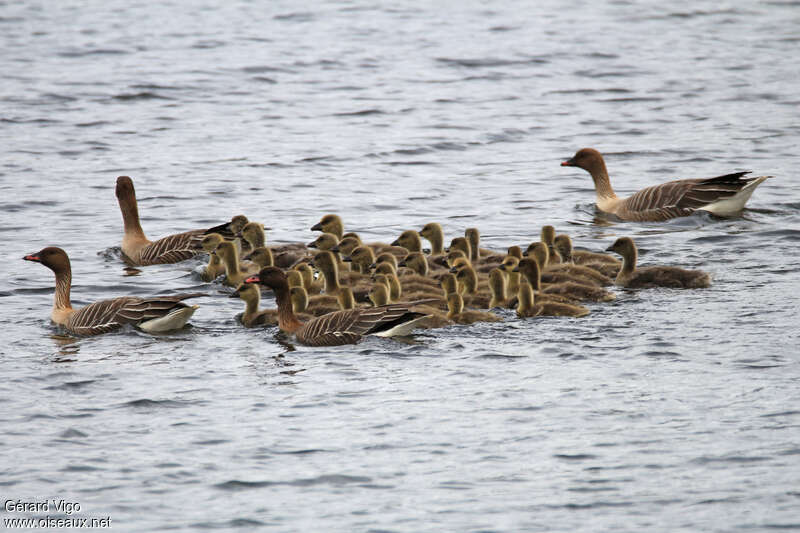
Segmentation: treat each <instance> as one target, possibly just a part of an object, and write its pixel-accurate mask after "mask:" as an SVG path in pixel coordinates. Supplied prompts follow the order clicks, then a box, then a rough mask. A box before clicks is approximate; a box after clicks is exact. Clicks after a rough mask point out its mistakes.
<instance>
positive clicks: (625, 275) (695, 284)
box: [607, 237, 711, 289]
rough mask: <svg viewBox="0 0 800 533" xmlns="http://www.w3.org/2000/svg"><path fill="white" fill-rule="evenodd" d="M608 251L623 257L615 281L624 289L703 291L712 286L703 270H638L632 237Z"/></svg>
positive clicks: (674, 268) (665, 268)
mask: <svg viewBox="0 0 800 533" xmlns="http://www.w3.org/2000/svg"><path fill="white" fill-rule="evenodd" d="M607 251H609V252H616V253H618V254H619V255H621V256H622V268H621V269H620V271H619V274H617V279H616V280H615V283H616V284H617V285H620V286H622V287H629V288H634V289H646V288H650V287H671V288H674V289H702V288H706V287H709V286H710V285H711V276H709V275H708V274H707V273H706V272H703V271H702V270H686V269H683V268H678V267H670V266H652V267H644V268H636V258H637V255H638V252H637V250H636V245H635V244H634V243H633V239H631V238H630V237H620V238H619V239H617V240H616V241H614V244H612V245H611V246H609V247H608V250H607Z"/></svg>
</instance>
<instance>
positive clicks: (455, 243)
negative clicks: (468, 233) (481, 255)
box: [447, 237, 472, 259]
mask: <svg viewBox="0 0 800 533" xmlns="http://www.w3.org/2000/svg"><path fill="white" fill-rule="evenodd" d="M454 250H461V251H462V252H464V255H465V256H466V258H467V259H469V258H470V257H472V246H471V245H470V244H469V241H468V240H467V239H466V237H455V238H454V239H453V240H451V241H450V246H449V247H448V248H447V252H448V253H450V252H452V251H454Z"/></svg>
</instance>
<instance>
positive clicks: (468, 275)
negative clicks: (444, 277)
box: [456, 265, 478, 294]
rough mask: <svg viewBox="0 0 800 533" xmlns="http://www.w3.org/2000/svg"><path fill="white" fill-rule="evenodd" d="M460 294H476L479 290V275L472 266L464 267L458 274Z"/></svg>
mask: <svg viewBox="0 0 800 533" xmlns="http://www.w3.org/2000/svg"><path fill="white" fill-rule="evenodd" d="M456 281H458V285H459V289H461V290H459V291H458V292H460V293H466V294H475V292H476V291H477V290H478V274H477V273H476V272H475V269H474V268H472V266H471V265H466V266H462V267H461V268H460V269H459V270H458V272H457V273H456Z"/></svg>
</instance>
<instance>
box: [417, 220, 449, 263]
mask: <svg viewBox="0 0 800 533" xmlns="http://www.w3.org/2000/svg"><path fill="white" fill-rule="evenodd" d="M419 234H420V236H421V237H424V238H425V239H426V240H427V241H428V242H429V243H431V255H442V254H443V253H444V231H443V230H442V226H441V224H439V223H437V222H428V223H427V224H425V226H423V228H422V231H420V232H419Z"/></svg>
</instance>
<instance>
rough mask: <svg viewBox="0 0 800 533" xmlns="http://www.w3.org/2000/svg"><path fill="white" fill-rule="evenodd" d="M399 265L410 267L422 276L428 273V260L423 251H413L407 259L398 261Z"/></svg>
mask: <svg viewBox="0 0 800 533" xmlns="http://www.w3.org/2000/svg"><path fill="white" fill-rule="evenodd" d="M397 266H404V267H408V268H410V269H411V270H413V271H414V272H416V273H417V274H419V275H420V276H427V275H428V260H427V259H425V256H424V255H422V252H411V253H410V254H408V255H407V256H406V258H405V259H403V260H402V261H400V262H399V263H397Z"/></svg>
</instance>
